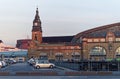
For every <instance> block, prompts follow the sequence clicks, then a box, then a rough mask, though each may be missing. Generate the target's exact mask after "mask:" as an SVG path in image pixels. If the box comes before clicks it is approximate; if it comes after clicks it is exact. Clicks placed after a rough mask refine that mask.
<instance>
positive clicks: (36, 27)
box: [32, 7, 42, 43]
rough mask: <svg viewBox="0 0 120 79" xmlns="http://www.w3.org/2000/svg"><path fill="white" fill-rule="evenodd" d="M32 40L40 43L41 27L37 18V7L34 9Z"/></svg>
mask: <svg viewBox="0 0 120 79" xmlns="http://www.w3.org/2000/svg"><path fill="white" fill-rule="evenodd" d="M32 40H33V41H37V42H39V43H41V42H42V27H41V20H40V17H39V11H38V7H37V8H36V14H35V18H34V20H33V26H32Z"/></svg>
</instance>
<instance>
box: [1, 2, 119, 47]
mask: <svg viewBox="0 0 120 79" xmlns="http://www.w3.org/2000/svg"><path fill="white" fill-rule="evenodd" d="M37 7H38V9H39V15H40V19H41V21H42V30H43V36H69V35H76V34H78V33H80V32H82V31H85V30H88V29H91V28H95V27H98V26H102V25H107V24H112V23H117V22H120V0H0V39H1V40H2V41H3V42H4V43H5V44H8V45H12V46H15V45H16V41H17V40H19V39H31V30H32V25H33V24H32V23H33V20H34V17H35V12H36V8H37Z"/></svg>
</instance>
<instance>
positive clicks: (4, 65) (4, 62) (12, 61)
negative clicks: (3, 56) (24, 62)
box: [0, 59, 17, 68]
mask: <svg viewBox="0 0 120 79" xmlns="http://www.w3.org/2000/svg"><path fill="white" fill-rule="evenodd" d="M15 63H17V62H16V60H14V59H8V60H5V61H0V68H3V67H6V66H8V65H10V64H15Z"/></svg>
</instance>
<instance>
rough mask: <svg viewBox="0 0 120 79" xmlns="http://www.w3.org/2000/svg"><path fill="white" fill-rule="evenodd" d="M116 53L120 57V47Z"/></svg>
mask: <svg viewBox="0 0 120 79" xmlns="http://www.w3.org/2000/svg"><path fill="white" fill-rule="evenodd" d="M115 52H116V55H119V56H120V47H118V48H117V49H116V51H115Z"/></svg>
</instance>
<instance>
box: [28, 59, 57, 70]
mask: <svg viewBox="0 0 120 79" xmlns="http://www.w3.org/2000/svg"><path fill="white" fill-rule="evenodd" d="M28 63H29V64H30V65H32V66H33V67H34V68H36V69H39V68H54V67H55V64H53V63H50V62H49V61H48V60H42V59H33V58H31V59H29V60H28Z"/></svg>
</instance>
